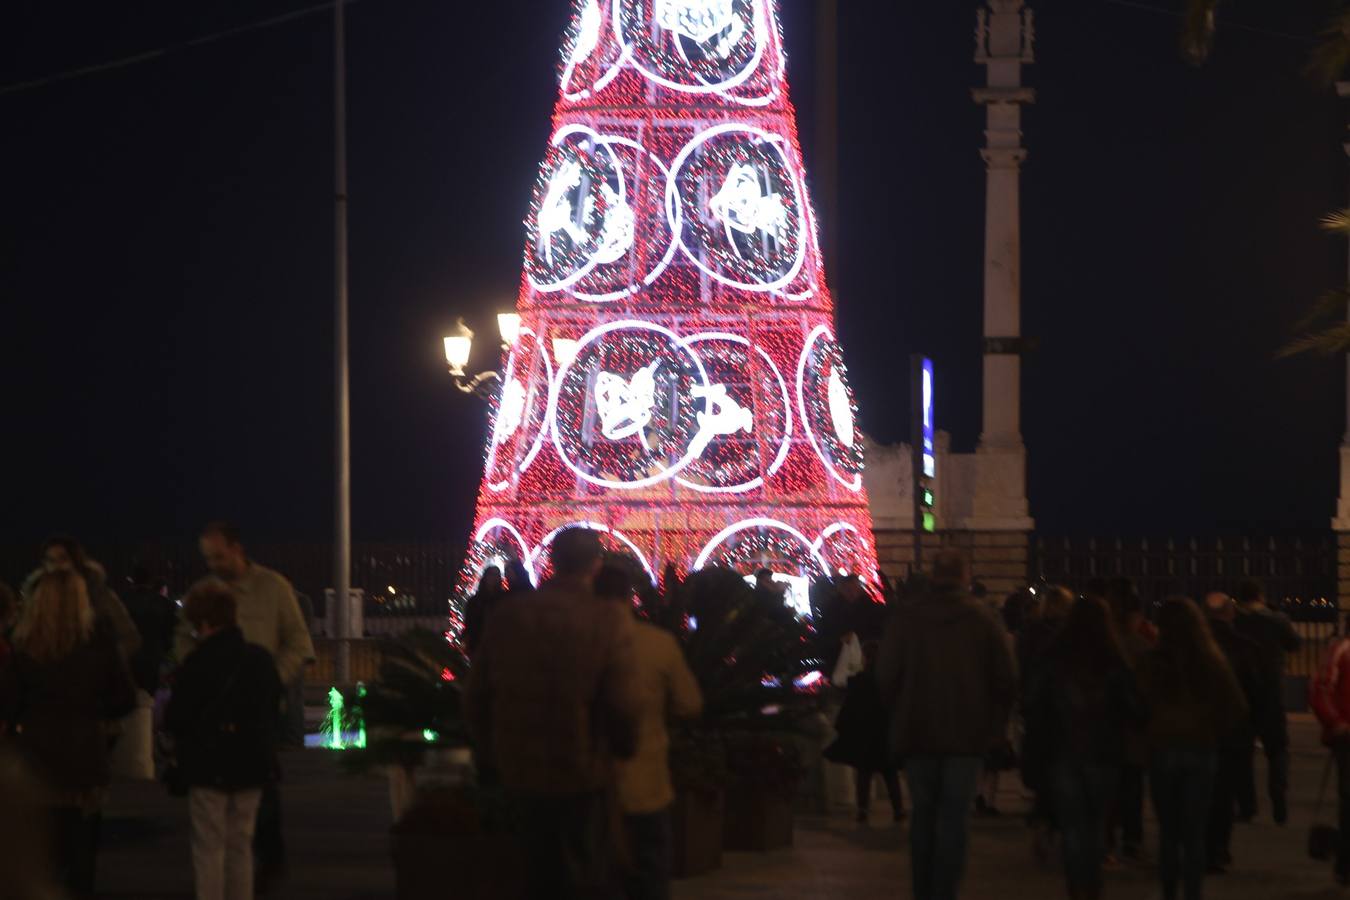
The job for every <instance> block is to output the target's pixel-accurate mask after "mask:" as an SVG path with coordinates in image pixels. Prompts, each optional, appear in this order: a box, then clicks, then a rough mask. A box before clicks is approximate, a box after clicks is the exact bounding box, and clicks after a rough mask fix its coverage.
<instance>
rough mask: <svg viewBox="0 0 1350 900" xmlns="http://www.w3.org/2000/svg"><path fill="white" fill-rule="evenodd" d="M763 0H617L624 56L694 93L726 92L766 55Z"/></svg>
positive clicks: (659, 79) (664, 82) (653, 76)
mask: <svg viewBox="0 0 1350 900" xmlns="http://www.w3.org/2000/svg"><path fill="white" fill-rule="evenodd" d="M764 3H765V0H614V4H613V21H614V30H615V33H616V35H617V38H618V42H619V44H620V46H621V47H622V50H623V54H624V56H625V58H627V59H628V60H629V61H631V64H632V65H633V67H634V68H635V69H637V71H639V72H641V73H642V74H643V75H644V76H645V77H646V78H648V79H649V80H650V81H652V82H654V83H655V84H659V85H661V86H662V87H666V88H669V89H671V90H673V91H679V92H681V93H690V94H709V93H716V94H723V95H725V96H727V97H728V98H729V99H732V100H736V99H737V98H736V96H735V95H734V94H733V93H731V92H732V90H733V89H734V88H737V87H739V86H740V85H742V84H744V83H745V82H746V81H748V80H749V79H750V78H751V76H753V75H754V74H755V73H756V72H757V71H758V70H759V69H760V67H761V65H762V64H763V63H764V61H765V56H766V52H767V49H768V45H769V19H768V14H767V11H766V10H765V8H764Z"/></svg>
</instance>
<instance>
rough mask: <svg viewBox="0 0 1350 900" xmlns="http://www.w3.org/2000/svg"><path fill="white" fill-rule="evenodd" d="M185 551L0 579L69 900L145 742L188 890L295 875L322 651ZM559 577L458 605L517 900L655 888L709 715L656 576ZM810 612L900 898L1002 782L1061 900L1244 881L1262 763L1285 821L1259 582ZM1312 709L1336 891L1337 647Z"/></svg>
mask: <svg viewBox="0 0 1350 900" xmlns="http://www.w3.org/2000/svg"><path fill="white" fill-rule="evenodd" d="M200 549H201V552H202V556H203V560H204V562H205V564H206V566H207V568H208V570H209V572H210V574H209V575H208V576H207V577H206V578H204V579H203V580H202V581H200V582H199V583H197V584H196V585H194V586H193V587H192V588H191V590H189V591H188V593H187V594H186V595H185V597H184V598H183V600H182V602H181V603H175V602H174V601H172V600H170V599H168V598H167V596H166V595H165V593H164V592H163V591H162V590H156V589H155V587H154V586H153V585H152V584H151V582H150V579H149V577H148V576H147V575H146V574H145V573H143V572H137V573H135V574H134V575H133V577H132V578H131V579H129V581H128V584H126V585H125V586H124V587H122V589H121V591H120V596H119V592H118V591H116V590H114V589H113V587H112V586H110V585H109V583H108V578H107V576H106V574H105V573H104V572H103V570H102V568H101V567H99V566H98V564H97V563H95V562H94V561H92V560H90V559H89V558H88V557H87V556H86V555H85V553H84V552H83V550H82V549H81V547H80V545H79V544H78V543H77V542H75V541H73V540H70V539H68V538H54V539H52V540H50V541H48V542H47V543H46V545H45V546H44V548H43V555H42V560H41V565H40V567H39V568H38V569H37V571H35V572H34V573H33V574H32V575H31V576H30V577H29V578H27V579H26V580H25V581H24V583H23V586H22V589H21V590H20V592H19V593H18V594H15V593H13V592H10V591H9V590H8V589H3V588H0V780H5V779H9V780H10V781H12V779H13V778H14V773H15V772H16V771H19V768H18V767H23V768H25V769H26V770H27V771H29V772H30V773H32V774H34V775H36V777H37V779H38V783H39V784H40V785H41V786H42V790H41V791H40V792H37V793H35V794H31V795H24V796H25V797H26V798H27V799H26V800H25V802H30V803H32V804H34V805H35V806H36V807H37V808H38V809H40V810H41V811H42V812H44V813H45V818H46V820H47V821H48V822H49V823H50V830H49V834H50V836H51V840H50V841H49V842H48V844H47V847H48V848H49V849H50V850H51V855H52V866H53V868H54V870H55V872H56V873H58V875H59V877H60V879H61V881H62V882H63V883H64V885H65V888H66V890H67V891H68V893H69V894H70V895H71V896H72V897H82V896H90V895H91V894H92V891H93V885H94V880H95V879H94V873H95V861H96V858H97V848H98V842H99V830H100V820H101V809H102V805H103V802H104V799H105V797H106V795H107V788H108V785H109V783H110V780H111V779H112V778H113V777H114V775H115V774H118V773H125V772H127V771H143V770H144V769H145V768H146V767H147V766H151V765H152V764H151V762H150V760H149V756H150V753H149V751H148V750H147V749H145V747H146V744H145V742H144V741H141V740H139V736H138V732H140V731H141V730H143V729H152V728H153V729H154V730H158V731H162V732H163V733H164V734H166V735H168V737H169V738H170V741H169V742H168V743H167V744H165V745H164V746H161V747H160V748H158V752H157V753H155V754H154V755H155V756H156V757H159V758H160V762H161V765H160V766H159V768H160V769H161V770H162V771H161V773H160V777H162V778H163V780H164V781H165V782H166V784H167V785H168V786H169V788H170V790H171V791H173V792H175V793H179V794H183V795H185V796H186V798H187V804H188V810H189V818H190V821H191V846H192V862H193V870H194V874H195V879H196V889H197V896H198V897H199V898H207V900H215V898H221V900H225V898H230V900H237V898H246V897H252V896H254V892H255V889H257V888H258V887H260V886H261V887H262V888H264V889H265V888H266V886H267V884H268V883H269V881H270V880H271V879H272V878H274V877H275V876H276V875H278V874H279V873H280V872H282V871H284V867H285V847H284V841H283V840H282V836H281V835H282V829H281V803H280V794H279V789H278V785H279V781H280V772H279V767H278V764H277V759H278V755H277V747H278V743H279V740H280V736H281V734H282V733H283V730H284V723H285V721H286V719H287V715H288V713H287V707H288V705H289V706H290V707H291V710H290V713H292V714H293V713H294V712H295V709H294V707H295V705H296V702H295V701H294V700H291V701H290V702H289V704H288V700H287V697H288V695H289V696H292V697H293V696H294V689H295V685H296V683H297V680H298V677H299V675H300V673H301V672H302V670H303V667H304V666H305V664H306V663H307V662H308V661H310V660H312V659H313V657H314V650H313V645H312V643H311V640H310V637H309V631H308V627H307V624H306V622H305V618H304V614H303V612H302V610H301V606H300V603H299V602H298V600H297V598H296V595H295V592H294V590H293V589H292V588H291V586H290V584H289V583H288V582H287V581H286V580H285V579H284V578H283V577H282V576H281V575H279V574H278V573H276V572H273V571H271V570H270V569H267V568H265V567H263V566H261V565H258V564H257V563H255V562H253V561H252V560H250V559H249V558H248V555H247V553H246V552H245V550H244V547H243V544H242V542H241V540H240V536H239V534H238V532H237V531H236V530H235V529H233V528H232V527H230V526H228V525H224V524H219V523H217V524H212V525H209V526H207V528H205V529H204V530H203V533H202V535H201V539H200ZM549 565H550V567H551V577H549V578H548V579H547V580H546V581H545V582H544V583H543V584H542V585H540V586H539V587H538V588H534V587H533V585H532V584H531V579H530V577H529V575H528V573H527V572H525V570H524V569H523V567H522V566H521V565H520V564H519V563H518V562H513V563H507V564H506V565H505V566H504V567H503V568H500V569H499V568H495V567H492V568H488V569H487V570H486V571H485V573H484V575H483V577H482V581H481V583H480V585H479V587H478V591H477V593H476V594H475V595H474V596H473V597H472V598H470V600H469V601H468V603H467V604H466V607H465V610H464V630H463V633H462V636H461V637H462V640H461V644H462V646H463V647H464V649H465V651H466V652H467V654H468V655H469V658H470V675H469V679H468V681H467V684H466V686H465V687H464V694H465V716H466V720H467V724H468V726H469V731H470V733H471V735H472V737H473V743H474V753H475V761H476V764H477V768H478V771H479V776H480V778H481V779H483V780H484V781H486V782H490V783H494V784H498V785H500V786H501V787H502V788H503V789H504V790H505V791H506V793H507V794H508V796H509V797H510V798H511V801H512V803H513V805H514V806H515V808H516V810H517V811H518V813H519V816H518V819H517V821H518V822H519V823H520V826H521V827H520V834H519V837H520V843H521V848H522V852H523V854H524V859H525V862H526V873H527V880H528V885H529V888H528V891H529V896H530V897H531V898H544V897H548V898H572V897H576V898H602V897H603V898H616V897H625V898H632V900H647V898H653V900H657V898H668V897H669V896H670V888H669V883H670V878H671V862H672V841H673V836H672V825H671V810H672V804H673V803H674V800H675V791H674V788H673V785H672V779H671V773H670V767H669V747H670V741H671V738H670V731H669V728H670V723H671V722H672V720H674V719H678V718H681V717H683V718H694V717H697V716H698V715H699V713H700V710H701V708H702V705H703V696H702V693H701V690H700V685H699V683H698V681H697V680H696V678H695V676H694V674H693V672H691V670H690V667H689V664H688V662H687V661H686V659H685V656H684V653H683V651H682V649H681V644H680V642H679V641H678V640H677V634H678V632H679V631H680V630H681V629H684V628H688V627H692V626H693V623H692V622H689V621H688V617H677V618H675V619H672V620H671V621H661V616H660V615H650V614H649V615H648V616H647V619H644V618H643V617H642V616H639V615H636V614H635V612H634V603H633V600H634V596H635V595H637V596H639V597H642V596H644V595H645V594H648V593H650V592H653V591H655V590H656V589H655V586H654V585H651V584H648V583H646V579H645V578H641V577H639V578H635V577H634V572H633V570H632V569H631V568H630V567H627V566H624V565H619V564H616V563H615V562H614V560H613V559H612V558H610V557H607V555H606V554H605V552H604V549H603V547H602V545H601V542H600V537H599V535H598V534H597V533H596V532H594V531H590V530H587V529H582V528H573V529H566V530H563V531H561V532H560V533H559V534H558V535H557V536H556V537H555V539H554V541H553V544H552V547H551V558H550V561H549ZM667 578H668V579H672V580H676V581H677V580H678V579H677V578H676V576H675V573H673V572H671V573H667ZM754 582H755V583H754V589H753V603H754V604H755V605H756V607H757V608H759V609H761V610H762V611H763V612H764V613H766V614H767V615H769V616H771V617H775V618H776V617H788V618H791V616H792V615H794V613H793V612H792V611H791V610H790V609H789V604H788V602H787V600H788V598H787V596H786V591H788V590H789V589H790V588H789V587H788V586H785V584H784V582H783V581H782V580H778V579H775V576H774V573H773V572H771V571H770V570H767V569H764V570H760V571H759V572H757V573H756V575H755V578H754ZM639 605H640V606H641V605H642V604H639ZM811 606H812V626H811V630H812V633H813V635H814V639H815V644H814V645H813V646H814V647H815V648H816V649H815V650H813V651H812V652H816V653H818V654H819V655H820V656H822V657H824V658H823V659H821V660H820V662H821V664H822V666H823V668H824V671H825V672H826V674H828V675H829V676H830V678H829V682H830V683H831V684H832V688H831V689H830V691H828V692H826V694H825V695H823V696H824V697H826V698H830V697H833V698H835V701H836V702H835V705H834V709H835V711H837V716H836V717H835V719H834V722H835V731H836V736H835V739H834V740H833V741H832V742H830V743H829V745H828V746H827V747H825V748H824V756H825V758H826V759H829V760H832V761H834V762H838V763H842V764H844V765H846V766H849V767H851V768H852V769H853V770H854V772H855V779H854V788H855V791H856V793H855V798H856V812H857V817H858V821H859V822H860V823H863V824H867V823H870V821H871V798H872V794H873V787H874V782H875V779H876V776H880V780H881V783H882V784H883V785H884V787H885V789H886V795H887V797H888V799H889V801H890V812H891V816H892V818H893V820H894V821H895V822H902V821H903V822H907V823H908V829H909V847H910V855H911V860H910V862H911V869H912V879H913V885H912V887H913V896H914V897H915V898H916V900H954V898H956V897H957V896H958V893H959V890H960V883H961V880H962V875H963V871H964V868H965V863H966V855H967V849H966V848H967V832H968V821H969V817H970V816H971V815H972V814H977V815H985V816H996V815H1000V814H1002V812H1003V811H1001V810H1000V808H999V803H998V801H999V790H998V778H999V775H1000V773H1003V772H1007V771H1009V770H1011V769H1014V768H1016V769H1018V770H1019V774H1020V777H1021V782H1022V784H1023V786H1024V788H1025V790H1026V791H1027V792H1028V794H1029V796H1028V800H1029V803H1028V813H1027V821H1028V824H1029V825H1030V829H1031V840H1032V843H1033V846H1034V847H1035V848H1036V851H1037V853H1038V855H1040V856H1041V857H1042V858H1043V859H1044V860H1046V861H1049V860H1051V859H1058V860H1059V861H1060V864H1062V867H1063V873H1064V879H1065V883H1066V887H1067V894H1068V896H1069V897H1070V898H1071V900H1079V898H1096V897H1100V896H1102V894H1103V890H1104V886H1105V879H1104V874H1103V873H1104V871H1107V870H1109V869H1110V868H1112V867H1114V866H1117V865H1124V864H1134V865H1155V866H1156V869H1157V875H1158V879H1159V883H1160V886H1161V890H1162V896H1163V897H1164V898H1166V900H1178V898H1183V897H1184V898H1185V900H1197V898H1199V897H1200V896H1201V894H1202V890H1203V886H1204V883H1205V879H1206V876H1207V875H1214V874H1218V873H1222V872H1225V871H1227V870H1228V869H1229V868H1230V867H1231V866H1232V865H1233V864H1234V861H1233V856H1232V853H1231V849H1230V843H1231V839H1232V834H1233V830H1234V827H1235V823H1239V822H1243V821H1248V820H1250V819H1252V818H1253V817H1254V816H1256V815H1257V814H1258V807H1259V806H1260V804H1259V803H1258V799H1257V795H1258V791H1257V790H1256V783H1257V780H1258V779H1257V777H1256V769H1257V766H1256V765H1255V754H1256V748H1257V747H1258V746H1259V747H1260V748H1261V750H1262V751H1263V752H1264V756H1265V769H1266V778H1265V782H1266V786H1267V793H1268V798H1269V804H1270V807H1269V808H1270V815H1271V818H1272V819H1273V821H1274V822H1275V823H1277V824H1280V825H1283V824H1285V823H1286V822H1287V821H1288V817H1289V804H1288V782H1289V735H1288V727H1287V722H1286V715H1285V709H1284V690H1283V687H1284V670H1285V666H1286V657H1287V655H1288V654H1289V653H1290V652H1292V651H1294V650H1295V649H1296V648H1297V647H1298V645H1299V638H1298V636H1297V634H1296V632H1295V630H1294V628H1293V626H1292V625H1291V624H1290V622H1289V620H1288V618H1287V617H1285V616H1283V615H1282V614H1280V613H1278V612H1276V611H1275V610H1273V609H1271V608H1270V607H1269V606H1268V605H1267V604H1266V601H1265V597H1264V595H1263V592H1262V590H1261V588H1260V586H1259V585H1257V584H1255V583H1244V584H1242V585H1241V586H1240V587H1239V588H1238V589H1237V590H1236V591H1235V596H1229V595H1228V594H1226V593H1221V592H1212V593H1210V594H1208V595H1206V596H1204V597H1202V598H1200V599H1199V602H1197V601H1195V600H1193V599H1190V598H1186V597H1173V598H1170V599H1168V600H1167V601H1165V602H1164V603H1162V604H1161V606H1160V607H1158V608H1157V609H1156V610H1152V611H1151V612H1153V613H1154V615H1152V616H1147V615H1145V612H1146V611H1145V609H1144V606H1143V604H1142V602H1141V600H1140V598H1139V596H1138V594H1137V593H1136V592H1135V590H1134V588H1133V586H1132V585H1131V584H1130V582H1129V581H1128V580H1125V579H1116V580H1112V581H1098V582H1092V583H1090V584H1088V585H1086V587H1085V589H1084V590H1083V591H1082V593H1081V594H1074V593H1073V592H1071V591H1069V590H1067V589H1065V588H1062V587H1057V586H1043V587H1040V588H1039V589H1028V590H1026V591H1022V592H1018V593H1016V594H1014V595H1012V596H1010V597H1008V598H1006V599H1005V600H1002V601H1000V602H994V601H993V600H992V599H991V598H990V597H989V596H988V595H987V592H983V591H981V590H980V589H979V587H978V585H976V584H974V583H973V582H972V579H971V577H970V571H969V566H968V563H967V560H966V559H965V558H964V557H963V556H962V555H961V554H960V553H959V552H956V551H951V550H947V551H941V552H939V553H938V554H937V555H936V556H935V557H934V558H933V560H932V561H931V564H930V566H929V567H928V570H927V571H926V573H924V575H923V576H921V577H915V578H913V579H911V581H910V583H909V584H907V585H904V586H902V587H895V586H892V585H891V584H889V583H888V582H887V581H886V579H885V578H884V577H878V578H877V579H875V580H874V581H873V582H872V584H871V585H869V584H868V583H866V582H864V581H863V580H862V579H860V578H858V577H857V576H841V577H840V578H838V579H835V580H834V581H833V582H832V583H829V584H827V585H824V586H823V587H822V585H817V586H816V589H813V591H812V597H811ZM646 607H647V609H648V611H649V613H650V611H651V610H652V609H656V608H657V606H655V605H653V604H650V603H649V604H646ZM1310 699H1311V703H1312V706H1313V708H1314V710H1315V711H1316V713H1317V715H1318V717H1319V719H1320V720H1321V721H1322V723H1323V725H1324V727H1325V737H1326V741H1327V743H1328V745H1329V746H1330V747H1331V748H1332V750H1333V754H1334V756H1333V759H1334V762H1335V764H1336V765H1337V766H1338V769H1339V773H1340V824H1341V828H1340V832H1339V845H1338V846H1337V847H1336V849H1335V854H1334V855H1335V868H1334V872H1335V876H1336V878H1337V879H1338V880H1339V881H1340V882H1341V883H1342V884H1350V640H1346V639H1343V640H1342V641H1340V642H1338V643H1337V644H1336V645H1335V646H1334V647H1333V648H1332V649H1331V651H1330V653H1329V654H1328V656H1327V659H1326V662H1325V664H1324V665H1323V667H1322V669H1321V672H1320V673H1319V675H1318V676H1317V677H1316V678H1315V679H1314V680H1313V683H1312V686H1311V689H1310ZM152 717H153V719H154V724H153V725H152V724H151V718H152ZM902 773H903V783H904V786H905V787H907V788H908V806H907V805H906V798H905V793H906V792H905V790H904V787H902V781H901V774H902ZM6 783H10V782H9V781H7V782H6ZM15 797H16V798H19V797H20V795H19V794H18V793H16V794H15ZM1146 797H1148V798H1149V799H1151V805H1152V809H1153V811H1154V813H1155V816H1156V820H1157V826H1156V832H1157V833H1156V837H1155V843H1154V844H1153V845H1146V842H1145V833H1144V832H1145V829H1144V805H1145V798H1146ZM1154 848H1156V850H1154ZM1155 853H1156V858H1154V854H1155ZM42 858H43V852H34V853H32V854H30V860H29V861H30V862H32V863H33V864H34V865H39V863H40V861H41V859H42Z"/></svg>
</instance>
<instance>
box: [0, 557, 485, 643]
mask: <svg viewBox="0 0 1350 900" xmlns="http://www.w3.org/2000/svg"><path fill="white" fill-rule="evenodd" d="M87 549H88V552H89V555H90V556H91V557H92V558H93V559H96V560H98V561H99V562H100V563H102V564H103V566H104V568H106V569H107V571H108V582H109V584H111V585H112V586H113V588H114V589H117V588H118V586H119V585H122V584H125V583H126V580H127V577H128V576H129V575H130V574H131V572H132V569H133V567H134V566H136V565H138V564H139V565H143V566H145V567H147V568H148V569H149V571H150V573H151V574H152V575H153V576H154V577H155V578H157V579H159V580H161V581H163V582H164V583H165V584H167V585H168V588H169V591H170V593H171V594H172V595H173V596H179V595H181V594H183V593H184V592H186V590H187V589H188V587H189V586H190V585H191V584H192V583H193V582H194V581H196V580H197V579H198V578H200V577H201V576H202V575H203V574H204V572H205V569H204V567H203V566H202V562H201V557H200V555H199V554H198V552H197V545H196V542H195V541H191V540H182V539H172V540H157V541H139V542H135V541H132V542H127V541H121V542H119V541H91V542H89V544H88V546H87ZM248 550H249V555H250V556H251V557H252V558H253V559H255V560H257V561H258V562H259V563H261V564H263V565H265V566H268V567H270V568H273V569H276V570H277V571H278V572H280V573H281V574H283V575H285V576H286V577H287V578H289V579H290V580H291V582H292V583H293V584H294V585H295V588H296V590H298V591H300V592H302V593H304V594H306V595H307V596H308V597H309V598H310V600H311V601H312V602H313V604H314V608H315V613H316V615H317V616H318V617H320V618H322V616H323V605H324V594H323V592H324V589H325V588H328V587H331V586H332V581H333V549H332V546H331V545H330V544H328V543H327V542H317V541H311V542H302V541H286V542H268V541H248ZM463 558H464V549H463V547H462V546H461V545H459V544H455V543H452V542H449V541H382V542H357V543H355V544H353V545H352V587H353V588H361V589H363V590H365V592H366V596H367V603H366V610H365V614H366V620H367V623H371V622H372V621H373V620H375V619H379V618H383V617H386V616H395V617H396V616H414V617H421V616H435V615H439V614H442V613H444V611H445V608H446V601H447V600H448V599H449V598H450V596H451V594H452V593H453V591H454V586H455V583H456V580H457V579H458V577H459V567H460V562H461V560H462V559H463ZM37 561H38V548H37V546H36V545H0V581H5V582H8V583H9V584H11V585H15V586H17V585H18V584H20V583H21V582H22V581H23V578H24V576H25V575H26V574H27V573H28V572H30V571H32V569H33V568H34V567H35V566H36V565H37ZM391 587H392V588H393V589H394V590H393V591H392V592H391V591H390V590H389V589H390V588H391ZM377 627H378V626H377Z"/></svg>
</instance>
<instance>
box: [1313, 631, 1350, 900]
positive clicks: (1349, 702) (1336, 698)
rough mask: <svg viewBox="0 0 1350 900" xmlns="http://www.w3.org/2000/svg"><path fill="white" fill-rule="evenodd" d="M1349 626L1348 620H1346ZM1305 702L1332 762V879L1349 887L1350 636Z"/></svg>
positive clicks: (1326, 662)
mask: <svg viewBox="0 0 1350 900" xmlns="http://www.w3.org/2000/svg"><path fill="white" fill-rule="evenodd" d="M1347 624H1348V625H1350V620H1347ZM1308 702H1309V704H1310V705H1311V706H1312V709H1313V712H1314V713H1316V714H1317V721H1318V722H1320V723H1321V724H1322V742H1323V743H1324V744H1326V745H1327V746H1328V747H1329V748H1331V752H1332V754H1333V755H1334V756H1335V759H1336V775H1337V784H1338V790H1337V798H1338V800H1339V804H1338V805H1339V808H1340V843H1339V845H1338V846H1337V847H1336V880H1337V881H1338V882H1340V883H1341V884H1342V885H1347V884H1350V636H1346V635H1342V637H1340V638H1339V639H1337V641H1336V642H1335V643H1334V644H1332V645H1331V649H1330V650H1328V651H1327V655H1326V657H1325V658H1324V659H1323V661H1322V665H1321V667H1320V668H1319V669H1318V671H1317V674H1316V675H1315V676H1313V679H1312V681H1311V682H1310V683H1309V684H1308Z"/></svg>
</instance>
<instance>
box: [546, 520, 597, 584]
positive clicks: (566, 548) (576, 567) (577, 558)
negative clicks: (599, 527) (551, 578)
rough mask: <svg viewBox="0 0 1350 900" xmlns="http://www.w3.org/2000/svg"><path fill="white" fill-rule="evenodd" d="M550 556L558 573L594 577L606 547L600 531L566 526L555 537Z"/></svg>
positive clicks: (572, 576)
mask: <svg viewBox="0 0 1350 900" xmlns="http://www.w3.org/2000/svg"><path fill="white" fill-rule="evenodd" d="M549 558H550V559H551V560H552V561H553V572H554V574H556V575H561V576H563V577H566V578H585V579H592V578H594V577H595V574H596V572H598V571H599V570H600V565H601V563H602V562H603V561H604V558H605V548H604V547H603V546H601V544H600V534H599V532H596V531H593V530H591V529H589V528H579V527H578V528H564V529H563V530H562V531H560V532H558V534H557V535H556V536H555V537H554V538H553V547H552V549H551V550H550V552H549Z"/></svg>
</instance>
